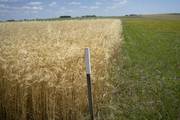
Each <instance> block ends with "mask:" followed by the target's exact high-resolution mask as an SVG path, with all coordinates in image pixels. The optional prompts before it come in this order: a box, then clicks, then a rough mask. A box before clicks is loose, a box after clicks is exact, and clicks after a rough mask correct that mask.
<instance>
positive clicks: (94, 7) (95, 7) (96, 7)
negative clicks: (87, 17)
mask: <svg viewBox="0 0 180 120" xmlns="http://www.w3.org/2000/svg"><path fill="white" fill-rule="evenodd" d="M89 8H90V9H98V8H99V6H90V7H89Z"/></svg>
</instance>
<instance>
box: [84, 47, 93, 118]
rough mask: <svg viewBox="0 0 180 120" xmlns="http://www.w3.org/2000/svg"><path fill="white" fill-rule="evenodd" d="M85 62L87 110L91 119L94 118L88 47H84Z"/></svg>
mask: <svg viewBox="0 0 180 120" xmlns="http://www.w3.org/2000/svg"><path fill="white" fill-rule="evenodd" d="M85 62H86V75H87V88H88V102H89V112H90V117H91V120H94V111H93V97H92V84H91V63H90V49H89V48H85Z"/></svg>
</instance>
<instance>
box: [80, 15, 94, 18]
mask: <svg viewBox="0 0 180 120" xmlns="http://www.w3.org/2000/svg"><path fill="white" fill-rule="evenodd" d="M92 17H96V15H85V16H82V18H92Z"/></svg>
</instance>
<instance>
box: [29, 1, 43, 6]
mask: <svg viewBox="0 0 180 120" xmlns="http://www.w3.org/2000/svg"><path fill="white" fill-rule="evenodd" d="M41 4H42V2H29V3H28V5H41Z"/></svg>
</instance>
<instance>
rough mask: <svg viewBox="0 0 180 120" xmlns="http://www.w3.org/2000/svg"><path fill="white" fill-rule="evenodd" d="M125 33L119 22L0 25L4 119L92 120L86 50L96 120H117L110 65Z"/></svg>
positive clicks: (0, 93) (0, 113) (0, 106)
mask: <svg viewBox="0 0 180 120" xmlns="http://www.w3.org/2000/svg"><path fill="white" fill-rule="evenodd" d="M121 31H122V28H121V21H120V20H115V19H99V20H98V19H97V20H68V21H39V22H37V21H35V22H12V23H8V22H7V23H0V119H1V120H85V119H88V108H87V107H88V104H87V85H86V73H85V61H84V48H86V47H89V48H90V49H91V63H92V80H93V98H94V111H95V117H96V119H102V120H103V119H113V115H112V114H111V109H112V108H111V107H110V106H109V105H110V102H111V89H112V88H113V86H112V85H111V83H110V82H108V81H109V79H110V78H109V76H108V60H109V58H110V57H111V56H112V53H113V50H114V47H115V45H116V44H119V43H120V40H121ZM108 117H109V118H108Z"/></svg>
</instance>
